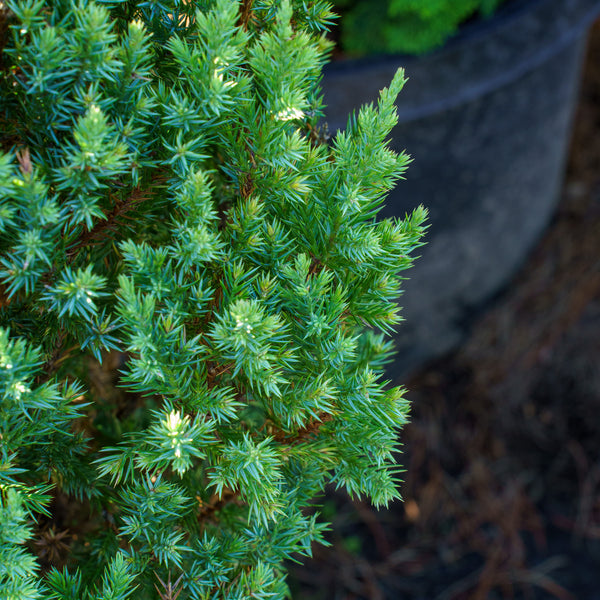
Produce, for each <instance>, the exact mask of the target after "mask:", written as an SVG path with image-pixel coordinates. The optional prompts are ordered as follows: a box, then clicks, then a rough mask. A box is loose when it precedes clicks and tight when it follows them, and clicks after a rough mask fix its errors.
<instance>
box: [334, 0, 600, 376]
mask: <svg viewBox="0 0 600 600" xmlns="http://www.w3.org/2000/svg"><path fill="white" fill-rule="evenodd" d="M598 13H600V0H512V2H508V4H506V5H505V7H504V8H503V9H502V10H500V12H498V13H497V15H496V16H495V17H494V18H492V19H490V20H488V21H484V22H480V23H477V24H473V25H470V26H469V27H467V28H465V29H464V30H463V31H462V32H461V33H460V34H459V35H458V36H457V37H455V38H454V39H453V40H451V41H450V42H449V43H448V44H447V45H446V46H445V47H444V48H443V49H442V50H440V51H437V52H435V53H432V54H430V55H427V56H425V57H419V58H414V57H403V56H400V57H398V56H396V57H383V58H378V59H375V60H360V61H353V62H343V61H340V62H337V63H332V64H331V65H329V67H328V68H327V70H326V72H325V77H324V81H323V88H324V94H325V104H326V105H327V106H328V109H327V111H326V114H327V122H328V125H329V129H330V130H331V131H332V132H335V130H336V129H342V128H344V127H345V125H346V122H347V117H348V114H349V113H350V112H351V111H353V110H355V109H357V108H358V107H359V106H360V105H361V104H363V103H365V102H370V101H373V100H374V99H376V97H377V93H378V90H380V89H381V88H383V87H385V86H386V85H388V83H389V81H390V80H391V78H392V76H393V74H394V72H395V70H396V69H397V68H398V67H399V66H402V67H404V68H405V70H406V74H407V76H408V78H409V81H408V83H407V85H406V86H405V88H404V90H403V91H402V93H401V94H400V98H399V101H398V112H399V124H398V126H397V127H396V128H395V129H394V132H393V134H392V147H393V148H395V149H396V150H399V151H400V150H403V149H406V151H407V152H408V153H409V154H410V155H411V156H412V157H413V159H414V161H413V162H412V164H411V165H410V167H409V169H408V172H407V175H406V180H405V181H401V182H400V183H399V184H398V186H397V187H396V189H395V190H394V191H393V192H392V193H391V194H390V196H389V198H388V200H387V203H386V206H385V209H384V211H383V213H384V216H392V215H396V216H404V214H405V213H406V212H408V211H410V210H412V208H414V207H415V206H417V205H419V204H423V205H425V206H426V207H427V208H428V209H429V211H430V229H429V232H428V235H427V245H426V246H425V247H424V248H423V250H422V252H421V258H420V259H419V260H418V261H417V263H416V265H415V267H414V268H413V269H412V270H411V271H409V272H408V273H407V275H408V277H409V278H410V280H409V281H406V282H405V292H404V294H403V296H402V299H401V300H402V301H401V304H402V306H403V307H404V311H403V315H404V317H405V319H406V320H405V321H404V322H403V323H402V325H401V326H400V328H399V331H398V336H397V347H398V350H399V355H398V359H397V361H396V364H395V368H394V372H393V373H391V375H392V376H395V377H401V376H403V375H405V374H406V373H407V372H409V371H411V370H413V369H414V368H416V367H418V366H420V365H422V364H423V363H424V362H425V361H427V360H429V359H432V358H435V357H437V356H439V355H441V354H443V353H445V352H447V351H449V350H450V349H452V348H453V347H455V346H456V345H457V344H458V343H460V341H461V340H462V339H463V337H464V335H465V334H466V332H467V331H468V327H469V324H470V323H471V322H472V320H473V317H474V315H476V314H477V313H478V312H479V311H480V310H481V309H482V307H483V306H484V305H485V303H486V302H487V301H489V299H490V298H491V297H492V296H493V295H494V294H496V293H498V292H499V290H501V289H502V287H503V286H505V285H506V284H507V282H508V281H509V280H510V277H511V276H512V275H513V274H514V272H515V270H516V269H517V268H518V266H519V265H520V264H521V263H522V261H523V259H524V258H525V256H526V255H527V253H528V252H529V250H530V249H531V247H532V246H533V244H534V243H535V242H536V240H537V239H538V237H539V235H540V234H541V232H542V230H543V229H544V227H545V226H546V225H547V223H548V221H549V219H550V217H551V215H552V213H553V210H554V208H555V206H556V202H557V199H558V195H559V192H560V187H561V182H562V177H563V173H564V166H565V156H566V150H567V147H568V142H569V135H570V125H571V120H572V116H573V112H574V110H573V109H574V106H575V102H576V99H577V91H578V82H579V77H580V70H581V64H582V58H583V54H584V49H585V39H586V32H587V29H588V27H589V25H590V23H591V21H592V20H593V18H594V17H595V16H596V15H597V14H598Z"/></svg>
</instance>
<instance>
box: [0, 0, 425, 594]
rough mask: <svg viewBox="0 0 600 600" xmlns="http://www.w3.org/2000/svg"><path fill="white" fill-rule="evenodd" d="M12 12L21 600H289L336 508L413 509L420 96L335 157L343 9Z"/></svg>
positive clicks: (134, 6) (0, 119)
mask: <svg viewBox="0 0 600 600" xmlns="http://www.w3.org/2000/svg"><path fill="white" fill-rule="evenodd" d="M6 6H7V10H2V11H0V19H4V20H5V21H6V22H7V25H8V26H9V31H8V34H7V36H6V38H5V39H2V40H0V44H2V45H3V46H4V47H3V48H2V45H0V50H1V54H0V97H1V98H2V100H1V104H0V400H1V403H0V500H1V504H2V507H1V512H0V598H7V599H8V598H19V599H28V598H53V599H56V600H67V599H75V598H77V599H79V598H84V599H87V598H89V599H92V598H94V599H95V598H102V599H105V600H108V599H114V600H124V599H125V598H128V597H137V598H140V599H144V600H145V599H146V598H148V599H150V598H167V597H175V596H176V595H177V594H179V598H181V599H184V598H202V599H204V598H206V599H208V598H211V599H227V600H234V599H240V600H241V599H245V598H250V597H252V598H283V597H285V595H286V593H287V592H286V589H287V588H286V585H285V572H284V570H283V566H282V563H283V561H284V560H285V559H288V558H294V559H296V558H297V557H298V556H306V555H309V554H310V552H311V544H312V543H313V542H323V541H324V539H323V532H324V529H325V528H326V524H325V523H322V522H320V520H319V516H318V513H314V512H307V510H306V509H307V507H309V505H310V504H311V501H312V500H313V499H314V498H315V497H316V496H318V495H319V494H321V493H322V492H323V490H324V486H325V485H326V484H327V483H328V482H330V481H333V482H335V484H336V485H338V486H341V487H344V488H345V489H347V490H348V492H349V493H350V494H352V495H366V496H367V497H368V498H370V500H371V501H372V502H374V503H375V504H376V505H382V504H387V503H388V502H390V501H391V500H393V499H395V498H398V491H397V483H398V477H397V469H396V467H395V466H394V453H395V452H396V451H397V450H398V439H397V438H398V430H399V427H401V426H402V424H403V423H405V421H406V415H407V410H408V407H407V404H406V401H405V400H404V399H403V396H402V390H400V389H399V388H394V387H390V386H389V385H387V384H386V382H384V381H382V375H383V369H384V365H385V364H386V362H387V361H389V359H390V357H391V355H392V348H391V344H390V343H389V341H386V339H385V337H384V336H385V334H387V333H389V332H390V331H392V329H393V327H394V326H395V325H396V324H397V323H398V322H399V320H400V318H399V314H398V311H399V309H398V306H397V304H396V302H395V301H396V299H397V297H398V295H399V292H400V283H401V273H402V271H403V270H405V269H406V268H408V267H409V266H410V264H411V261H412V258H411V253H412V252H413V251H414V249H415V248H417V247H418V246H419V245H420V238H421V236H422V233H423V225H422V223H423V220H424V218H425V211H424V210H423V209H419V210H417V211H415V213H413V214H412V215H410V216H408V217H407V218H406V219H404V220H395V219H388V220H381V221H377V220H376V216H377V213H378V210H379V208H380V206H381V205H382V203H383V202H384V200H385V195H386V193H387V192H388V191H389V190H390V189H391V188H392V187H393V186H394V185H395V184H396V182H397V181H398V179H399V178H401V176H402V173H403V171H404V170H405V168H406V165H407V162H408V158H407V156H405V155H397V154H396V153H394V152H392V151H391V150H390V149H389V148H388V147H387V142H386V140H387V138H388V136H389V134H390V131H391V130H392V128H393V126H394V124H395V122H396V116H395V108H394V101H395V98H396V96H397V94H398V93H399V92H400V90H401V88H402V86H403V83H404V78H403V74H402V72H398V73H397V75H396V76H395V78H394V79H393V81H392V82H391V83H390V86H389V88H387V89H385V90H383V91H382V92H381V95H380V98H379V101H378V103H377V105H376V106H367V107H364V108H363V109H361V111H360V112H359V113H358V115H356V116H353V117H352V118H351V119H350V122H349V124H348V128H347V130H346V131H345V132H344V133H339V134H338V135H337V136H336V137H335V138H334V139H333V141H332V143H331V144H328V143H327V142H326V140H325V139H324V137H323V136H322V135H321V133H320V130H319V125H318V123H319V119H320V117H321V116H322V113H321V104H320V99H319V78H320V74H321V68H322V66H323V64H324V62H325V60H326V56H327V52H328V50H329V48H330V43H329V42H328V41H327V40H326V38H325V37H324V35H325V34H324V32H325V30H326V28H327V26H328V25H329V24H330V23H331V21H332V13H331V11H330V7H329V5H328V3H327V2H325V1H323V0H317V1H315V2H310V3H305V2H302V1H300V0H294V1H293V2H290V1H288V0H281V1H279V0H255V1H254V2H252V1H249V0H245V1H242V2H235V1H231V0H214V1H208V0H207V1H199V0H198V1H195V2H194V1H189V2H182V1H180V0H168V1H162V2H139V1H136V0H125V1H124V0H104V1H93V0H54V1H52V2H42V1H41V0H8V2H7V4H6ZM1 29H2V28H1V27H0V31H1ZM115 357H117V358H118V361H117V362H119V360H120V363H119V366H120V372H119V373H115V372H114V368H115V367H114V366H113V374H112V378H113V379H114V378H118V386H117V387H115V385H114V381H112V380H111V382H109V383H107V382H106V376H101V374H99V373H105V371H106V370H107V369H108V370H109V366H108V365H109V364H111V361H114V359H115ZM100 365H104V368H105V371H101V368H102V367H101V366H100ZM102 377H104V379H103V378H102ZM109 379H110V377H109ZM60 503H62V505H64V504H65V503H66V504H67V506H71V508H70V509H67V512H68V510H70V511H71V513H70V514H67V516H65V515H64V514H62V516H60V517H59V516H58V515H57V514H56V513H55V512H54V511H55V509H56V506H57V505H58V504H60ZM69 503H70V504H69ZM64 510H65V509H64V508H63V509H62V511H63V513H64ZM84 514H85V516H84V517H83V516H82V515H84ZM67 521H68V523H67ZM65 527H68V528H69V531H70V533H69V532H68V531H67V530H66V529H65ZM61 528H62V529H63V533H62V534H59V533H58V530H59V529H61ZM67 534H68V535H67ZM36 555H37V556H36Z"/></svg>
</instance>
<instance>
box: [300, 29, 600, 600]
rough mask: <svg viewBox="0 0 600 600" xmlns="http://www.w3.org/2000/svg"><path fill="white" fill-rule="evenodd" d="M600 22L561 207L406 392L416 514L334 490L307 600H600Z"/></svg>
mask: <svg viewBox="0 0 600 600" xmlns="http://www.w3.org/2000/svg"><path fill="white" fill-rule="evenodd" d="M599 58H600V24H597V25H596V27H595V28H594V32H593V35H592V37H591V42H590V48H589V53H588V64H587V67H586V71H585V76H584V81H583V85H582V90H581V100H580V104H579V108H578V113H577V118H576V125H575V132H574V137H573V143H572V147H571V152H570V162H569V168H568V172H567V176H566V181H565V186H564V192H563V196H562V201H561V204H560V206H559V209H558V212H557V214H556V216H555V219H554V220H553V222H552V224H551V226H550V227H549V228H548V231H547V232H546V234H545V236H544V238H543V239H542V240H541V241H540V243H539V245H538V247H537V248H536V250H535V251H534V253H533V254H532V256H531V257H530V258H529V260H528V262H527V264H526V265H524V267H523V268H522V270H521V272H520V273H519V274H518V276H517V277H516V279H515V280H514V281H513V282H512V284H511V285H510V287H509V289H508V290H507V291H506V292H505V293H504V294H503V295H502V296H501V297H499V298H498V299H497V300H496V302H495V303H494V305H493V306H492V307H491V308H490V310H489V311H488V312H487V313H486V314H485V315H484V316H483V317H482V318H481V320H480V321H479V322H478V323H477V324H476V325H475V327H474V328H473V330H472V334H471V336H470V338H469V339H468V341H467V342H466V343H465V344H464V346H463V347H462V348H460V349H459V350H458V351H456V352H455V353H453V354H452V355H450V356H447V357H446V358H444V359H443V360H440V361H437V362H436V363H434V364H432V365H429V366H428V367H427V368H426V369H424V370H422V371H421V372H420V373H417V374H415V375H414V376H413V377H412V378H411V379H410V381H408V382H406V385H407V387H408V389H409V390H410V392H409V397H410V398H411V399H412V405H413V417H412V423H411V425H410V426H409V427H407V428H406V429H405V431H404V433H403V440H404V444H405V452H404V456H403V457H402V458H401V459H400V460H401V461H404V463H405V466H406V469H407V471H406V475H405V485H404V488H403V496H404V499H405V502H404V503H397V504H395V505H394V506H392V507H390V509H389V510H387V511H380V512H375V511H373V510H372V509H371V508H370V507H369V506H368V505H366V504H361V503H356V502H355V503H350V502H348V501H347V499H346V498H345V497H344V496H343V495H342V494H339V495H338V494H336V493H335V492H331V495H330V497H329V499H328V500H327V502H326V505H325V510H326V511H330V514H329V515H326V516H327V517H329V518H331V519H333V520H334V524H333V531H332V534H331V541H332V543H333V546H332V548H329V549H326V548H315V558H314V561H312V562H311V563H307V564H306V565H305V566H304V567H295V568H293V577H292V581H291V585H292V588H293V590H294V597H295V598H297V599H301V598H311V599H315V600H318V599H319V598H323V599H325V598H326V599H339V600H350V599H357V600H358V599H368V600H383V599H385V600H388V599H398V600H402V599H407V600H408V599H410V600H421V599H423V600H466V599H469V600H471V599H473V600H483V599H486V598H491V599H493V598H516V599H520V598H523V599H533V600H542V599H543V600H545V599H547V598H559V599H561V600H569V599H571V600H595V599H599V600H600V60H599Z"/></svg>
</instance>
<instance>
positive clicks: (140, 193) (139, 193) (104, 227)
mask: <svg viewBox="0 0 600 600" xmlns="http://www.w3.org/2000/svg"><path fill="white" fill-rule="evenodd" d="M166 181H167V177H166V176H165V175H159V176H158V177H156V178H154V179H153V180H152V182H151V185H150V186H149V187H147V188H145V189H142V188H140V186H137V187H136V188H134V189H133V191H132V192H131V194H130V195H129V197H128V198H127V199H126V200H123V201H121V202H117V203H116V204H115V206H114V207H113V209H112V211H110V213H108V214H107V215H106V219H105V220H104V221H99V222H98V223H97V224H96V225H95V226H94V227H93V228H92V229H90V230H89V231H85V232H83V233H82V235H81V236H80V237H79V239H78V240H77V242H76V243H75V245H74V246H72V247H71V248H70V249H69V252H68V257H69V262H71V261H72V260H73V258H74V257H75V256H76V255H77V252H78V251H79V250H81V248H84V247H86V246H92V245H94V244H97V243H98V242H100V241H101V240H103V239H104V238H106V236H107V234H108V232H109V231H110V230H111V229H114V227H115V226H116V225H117V224H118V223H119V221H120V220H123V219H125V218H127V214H128V213H130V212H131V211H133V210H134V209H135V208H137V207H138V206H139V205H140V204H142V202H145V201H146V200H148V199H149V198H150V197H151V193H152V190H153V188H154V187H155V186H157V185H160V184H161V183H164V182H166Z"/></svg>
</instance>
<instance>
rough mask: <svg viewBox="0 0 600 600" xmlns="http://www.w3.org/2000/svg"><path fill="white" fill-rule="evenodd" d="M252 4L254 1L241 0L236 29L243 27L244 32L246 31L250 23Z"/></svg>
mask: <svg viewBox="0 0 600 600" xmlns="http://www.w3.org/2000/svg"><path fill="white" fill-rule="evenodd" d="M253 4H254V0H242V10H241V11H240V16H239V18H238V22H237V25H238V27H243V28H244V31H248V23H249V22H250V18H251V16H252V5H253Z"/></svg>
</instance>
